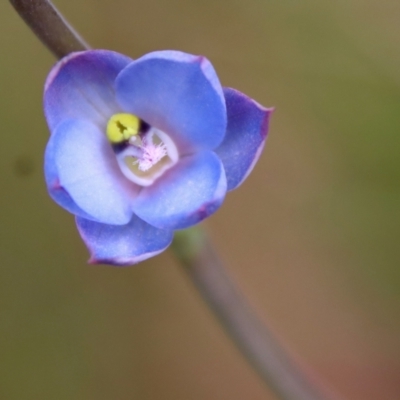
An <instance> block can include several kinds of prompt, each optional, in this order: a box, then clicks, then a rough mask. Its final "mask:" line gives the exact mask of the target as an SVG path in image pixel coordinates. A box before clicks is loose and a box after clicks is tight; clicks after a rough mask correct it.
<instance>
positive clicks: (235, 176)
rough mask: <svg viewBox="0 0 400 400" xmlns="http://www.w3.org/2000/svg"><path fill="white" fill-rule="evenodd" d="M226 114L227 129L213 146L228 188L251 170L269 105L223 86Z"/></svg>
mask: <svg viewBox="0 0 400 400" xmlns="http://www.w3.org/2000/svg"><path fill="white" fill-rule="evenodd" d="M224 95H225V100H226V108H227V114H228V127H227V132H226V135H225V138H224V141H223V142H222V144H221V145H220V146H219V147H218V148H217V149H216V150H215V152H216V153H217V155H218V156H219V157H220V159H221V161H222V163H223V165H224V168H225V172H226V178H227V182H228V190H232V189H235V188H237V187H238V186H239V185H240V184H241V183H242V182H243V181H244V180H245V179H246V178H247V176H248V175H249V173H250V172H251V171H252V169H253V167H254V165H255V164H256V162H257V160H258V158H259V157H260V155H261V152H262V149H263V147H264V144H265V139H266V137H267V133H268V124H269V118H270V115H271V113H272V111H273V109H271V108H270V109H268V108H264V107H262V106H261V105H260V104H258V103H257V102H255V101H254V100H252V99H251V98H250V97H247V96H246V95H244V94H243V93H240V92H239V91H237V90H234V89H230V88H224Z"/></svg>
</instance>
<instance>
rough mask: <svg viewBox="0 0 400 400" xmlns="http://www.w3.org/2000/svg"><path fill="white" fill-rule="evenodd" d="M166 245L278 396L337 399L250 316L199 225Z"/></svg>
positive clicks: (287, 399)
mask: <svg viewBox="0 0 400 400" xmlns="http://www.w3.org/2000/svg"><path fill="white" fill-rule="evenodd" d="M172 249H173V250H174V252H175V255H176V257H177V258H178V259H179V261H180V263H181V264H182V265H183V266H184V270H185V272H186V273H187V275H188V276H189V279H190V280H191V281H192V282H193V283H194V285H195V286H196V287H197V289H198V290H199V292H200V294H201V296H202V298H203V299H204V300H205V301H206V302H207V303H208V305H209V308H210V309H211V310H212V311H213V313H214V315H215V316H216V317H217V319H218V321H219V322H220V323H221V324H222V326H223V327H224V329H225V331H226V332H227V334H228V335H229V336H230V338H231V339H232V340H233V341H234V343H235V344H236V346H237V347H238V348H239V349H240V350H241V352H242V354H243V355H244V356H245V358H246V359H247V360H248V361H249V362H250V364H252V365H253V367H254V369H255V370H256V371H257V372H258V374H259V375H260V376H261V378H262V379H263V380H264V382H266V383H267V384H268V386H269V387H270V388H271V389H272V390H273V391H274V392H275V394H277V395H278V396H279V398H280V399H285V400H334V399H335V400H338V397H337V396H334V395H333V394H332V393H331V392H330V391H328V389H327V388H325V387H324V386H323V385H322V383H321V382H319V381H318V382H317V381H316V379H315V378H314V377H311V376H310V374H309V373H308V372H306V370H305V369H304V368H302V367H301V366H300V365H299V364H298V363H297V362H296V361H295V359H294V357H293V356H291V355H290V354H289V353H288V351H286V350H285V349H284V348H283V347H282V346H281V345H280V343H279V340H277V338H276V337H275V336H274V335H273V334H272V333H271V331H270V330H269V329H268V327H267V326H265V325H264V324H262V323H261V321H260V320H259V319H258V318H257V317H256V315H255V314H254V313H253V311H252V310H251V308H250V307H249V306H248V304H247V302H246V300H245V299H244V297H243V296H242V294H241V293H240V291H239V290H238V288H237V287H236V286H235V284H234V283H233V282H232V280H231V278H230V277H229V276H228V274H227V271H226V270H225V268H224V267H223V265H222V263H221V261H220V259H219V258H218V255H217V253H216V252H215V250H214V248H213V246H212V244H211V242H210V241H209V240H208V239H207V237H206V236H205V235H204V233H203V232H202V231H201V230H200V228H195V229H194V228H192V229H190V230H186V231H181V232H177V234H176V235H175V240H174V244H173V247H172Z"/></svg>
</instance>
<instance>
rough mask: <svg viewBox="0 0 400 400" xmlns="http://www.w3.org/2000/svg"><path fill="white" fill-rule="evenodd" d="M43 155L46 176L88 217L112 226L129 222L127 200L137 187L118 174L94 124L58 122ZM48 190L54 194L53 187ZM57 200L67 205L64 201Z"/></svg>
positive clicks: (131, 198)
mask: <svg viewBox="0 0 400 400" xmlns="http://www.w3.org/2000/svg"><path fill="white" fill-rule="evenodd" d="M46 154H47V157H46V160H45V161H46V164H45V170H46V171H47V176H50V177H52V178H53V179H54V180H55V181H56V182H58V185H57V186H59V187H62V188H63V189H64V190H65V191H66V193H67V194H68V195H69V196H70V197H71V198H72V199H73V201H74V202H75V203H76V205H77V206H78V207H79V208H80V209H81V210H83V211H84V212H85V213H87V214H88V215H90V216H91V219H94V220H96V221H98V222H103V223H109V224H114V225H123V224H127V223H128V222H129V221H130V219H131V216H132V210H131V203H132V200H133V199H134V198H135V196H136V195H137V192H138V190H139V188H138V186H136V185H135V184H133V183H132V182H130V181H128V180H127V179H126V178H125V177H124V176H123V175H122V174H121V171H120V169H119V167H118V164H117V161H116V159H115V155H114V152H113V150H112V148H111V146H110V144H109V143H108V141H107V139H106V137H105V135H104V134H103V133H102V132H101V131H100V130H99V129H98V128H97V126H95V125H93V124H91V123H90V122H87V121H80V120H67V121H65V122H63V123H61V124H60V125H59V126H58V127H57V129H56V130H55V131H54V133H53V135H52V136H51V137H50V141H49V145H48V149H47V151H46ZM54 180H53V181H54ZM49 190H50V192H53V193H54V188H53V187H49ZM55 197H56V196H55ZM56 200H60V199H59V198H58V197H56ZM58 202H59V204H60V205H62V206H64V207H65V208H67V207H66V202H60V201H58ZM67 209H68V208H67ZM70 211H72V212H73V213H74V214H77V215H81V214H80V213H77V212H75V211H74V210H70Z"/></svg>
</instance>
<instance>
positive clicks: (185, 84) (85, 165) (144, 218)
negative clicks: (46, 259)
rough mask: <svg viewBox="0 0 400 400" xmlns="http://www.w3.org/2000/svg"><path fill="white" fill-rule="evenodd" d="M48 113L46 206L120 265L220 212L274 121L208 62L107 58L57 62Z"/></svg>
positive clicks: (159, 55)
mask: <svg viewBox="0 0 400 400" xmlns="http://www.w3.org/2000/svg"><path fill="white" fill-rule="evenodd" d="M44 110H45V115H46V119H47V123H48V125H49V128H50V131H51V136H50V140H49V142H48V145H47V148H46V153H45V177H46V183H47V187H48V190H49V193H50V196H51V197H52V198H53V199H54V200H55V201H56V202H57V203H58V204H59V205H61V206H62V207H64V208H65V209H66V210H68V211H69V212H71V213H72V214H74V215H75V216H76V223H77V227H78V230H79V232H80V234H81V236H82V238H83V240H84V241H85V243H86V245H87V247H88V248H89V251H90V253H91V259H90V262H91V263H109V264H114V265H130V264H135V263H137V262H139V261H142V260H145V259H147V258H149V257H152V256H154V255H156V254H158V253H160V252H162V251H163V250H165V249H166V248H167V247H168V246H169V245H170V243H171V241H172V238H173V232H174V230H176V229H183V228H187V227H190V226H192V225H194V224H196V223H198V222H200V221H201V220H203V219H204V218H206V217H208V216H209V215H211V214H213V213H214V212H215V211H216V210H217V209H218V208H219V207H220V205H221V204H222V202H223V200H224V197H225V194H226V192H227V191H229V190H232V189H235V188H236V187H238V186H239V185H240V184H241V183H242V182H243V181H244V179H246V177H247V175H248V174H249V173H250V171H251V170H252V168H253V167H254V164H255V163H256V161H257V159H258V158H259V156H260V153H261V151H262V148H263V146H264V142H265V138H266V135H267V130H268V121H269V117H270V114H271V111H272V110H271V109H266V108H264V107H262V106H260V105H259V104H258V103H256V102H255V101H254V100H252V99H250V98H249V97H247V96H245V95H244V94H242V93H240V92H238V91H236V90H234V89H230V88H223V87H222V86H221V84H220V82H219V80H218V77H217V75H216V73H215V71H214V68H213V67H212V65H211V64H210V62H209V61H208V60H207V59H206V58H204V57H199V56H193V55H190V54H186V53H182V52H178V51H157V52H153V53H150V54H147V55H145V56H143V57H141V58H139V59H137V60H132V59H130V58H128V57H126V56H124V55H121V54H118V53H115V52H112V51H106V50H90V51H85V52H79V53H72V54H70V55H69V56H67V57H65V58H64V59H62V60H61V61H59V62H58V63H57V64H56V65H55V66H54V68H53V69H52V71H51V72H50V74H49V76H48V78H47V81H46V85H45V90H44Z"/></svg>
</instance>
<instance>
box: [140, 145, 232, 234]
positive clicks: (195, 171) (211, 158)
mask: <svg viewBox="0 0 400 400" xmlns="http://www.w3.org/2000/svg"><path fill="white" fill-rule="evenodd" d="M225 193H226V178H225V172H224V169H223V166H222V163H221V161H220V160H219V159H218V157H217V156H216V155H215V154H214V153H213V152H211V151H203V152H199V153H197V154H195V155H192V156H187V157H184V158H183V159H181V160H180V161H179V163H178V164H177V165H176V166H174V167H173V168H171V169H170V170H168V171H166V172H165V174H164V175H163V176H161V177H160V178H159V179H158V180H157V181H156V182H155V183H153V185H151V186H148V187H145V188H143V189H142V191H141V192H140V194H139V195H138V197H137V198H136V200H135V201H134V207H133V210H134V212H135V213H136V214H137V215H138V216H139V217H140V218H142V219H143V220H145V221H146V222H148V223H149V224H151V225H154V226H156V227H158V228H163V229H183V228H187V227H189V226H192V225H194V224H196V223H198V222H200V221H201V220H203V219H204V218H206V217H208V216H209V215H211V214H213V213H214V212H215V211H216V210H217V209H218V208H219V207H220V205H221V204H222V201H223V200H224V197H225Z"/></svg>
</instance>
